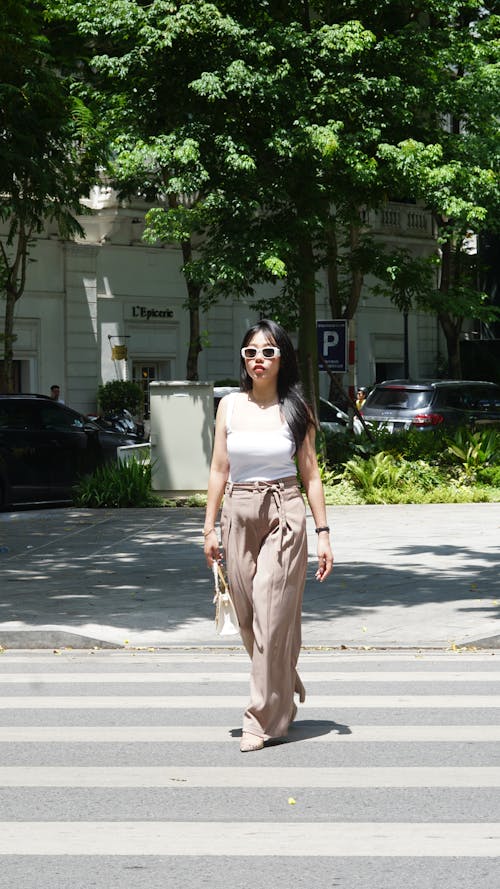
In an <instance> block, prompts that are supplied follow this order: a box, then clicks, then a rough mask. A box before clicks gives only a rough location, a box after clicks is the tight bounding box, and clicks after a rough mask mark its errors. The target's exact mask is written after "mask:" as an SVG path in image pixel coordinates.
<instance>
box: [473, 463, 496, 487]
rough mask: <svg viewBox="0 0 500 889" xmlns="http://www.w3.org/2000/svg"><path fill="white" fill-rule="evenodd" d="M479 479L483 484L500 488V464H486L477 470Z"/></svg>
mask: <svg viewBox="0 0 500 889" xmlns="http://www.w3.org/2000/svg"><path fill="white" fill-rule="evenodd" d="M477 480H478V482H482V484H483V485H492V486H493V487H495V488H500V466H484V467H483V468H482V469H478V471H477Z"/></svg>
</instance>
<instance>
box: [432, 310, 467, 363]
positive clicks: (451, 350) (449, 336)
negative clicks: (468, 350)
mask: <svg viewBox="0 0 500 889" xmlns="http://www.w3.org/2000/svg"><path fill="white" fill-rule="evenodd" d="M438 319H439V323H440V325H441V328H442V330H443V333H444V336H445V339H446V349H447V352H448V374H449V377H450V379H451V380H461V379H462V362H461V359H460V331H461V329H462V319H461V318H453V317H452V316H451V315H450V314H449V313H448V312H440V313H439V314H438Z"/></svg>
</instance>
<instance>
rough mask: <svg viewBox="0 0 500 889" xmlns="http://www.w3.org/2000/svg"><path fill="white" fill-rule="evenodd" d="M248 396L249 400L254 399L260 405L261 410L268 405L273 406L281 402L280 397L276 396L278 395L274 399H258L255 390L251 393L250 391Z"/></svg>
mask: <svg viewBox="0 0 500 889" xmlns="http://www.w3.org/2000/svg"><path fill="white" fill-rule="evenodd" d="M248 398H249V400H250V401H252V402H253V403H254V404H255V405H256V406H257V407H259V408H260V409H261V411H263V410H265V409H266V408H267V407H273V406H274V405H275V404H278V403H279V402H278V399H277V398H276V396H275V397H274V398H273V400H272V401H257V399H256V398H255V396H254V394H253V392H249V393H248Z"/></svg>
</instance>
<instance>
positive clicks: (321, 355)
mask: <svg viewBox="0 0 500 889" xmlns="http://www.w3.org/2000/svg"><path fill="white" fill-rule="evenodd" d="M316 334H317V339H318V366H319V369H320V370H324V369H325V367H324V364H323V363H322V361H321V359H323V361H324V362H325V363H326V364H327V365H328V367H329V369H330V370H332V371H334V372H336V373H346V372H347V370H348V367H349V364H348V354H347V346H348V322H347V321H344V320H341V321H332V320H329V321H316Z"/></svg>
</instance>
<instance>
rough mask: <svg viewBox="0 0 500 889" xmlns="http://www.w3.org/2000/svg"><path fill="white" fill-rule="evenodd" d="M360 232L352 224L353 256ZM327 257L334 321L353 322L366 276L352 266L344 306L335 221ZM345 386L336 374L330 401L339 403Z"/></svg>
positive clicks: (351, 248) (342, 379)
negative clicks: (341, 391)
mask: <svg viewBox="0 0 500 889" xmlns="http://www.w3.org/2000/svg"><path fill="white" fill-rule="evenodd" d="M359 230H360V226H359V225H357V224H354V223H351V225H350V230H349V246H350V251H351V254H352V252H353V251H354V250H356V249H357V248H358V246H359ZM327 256H328V267H327V276H328V300H329V303H330V311H331V314H332V318H333V319H334V320H336V319H341V318H344V319H345V320H346V321H351V320H352V319H353V318H354V315H355V314H356V310H357V308H358V303H359V299H360V296H361V288H362V287H363V280H364V275H363V272H362V271H361V270H360V269H358V268H356V267H355V265H352V266H351V282H350V288H349V295H348V298H347V304H346V305H344V304H343V303H342V295H341V291H340V286H339V276H338V242H337V233H336V227H335V220H332V223H331V225H330V226H329V228H328V231H327ZM343 384H344V374H342V373H336V374H334V377H332V378H331V379H330V391H329V399H330V401H332V402H338V400H339V387H340V388H341V389H342V390H343V388H344V386H343Z"/></svg>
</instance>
